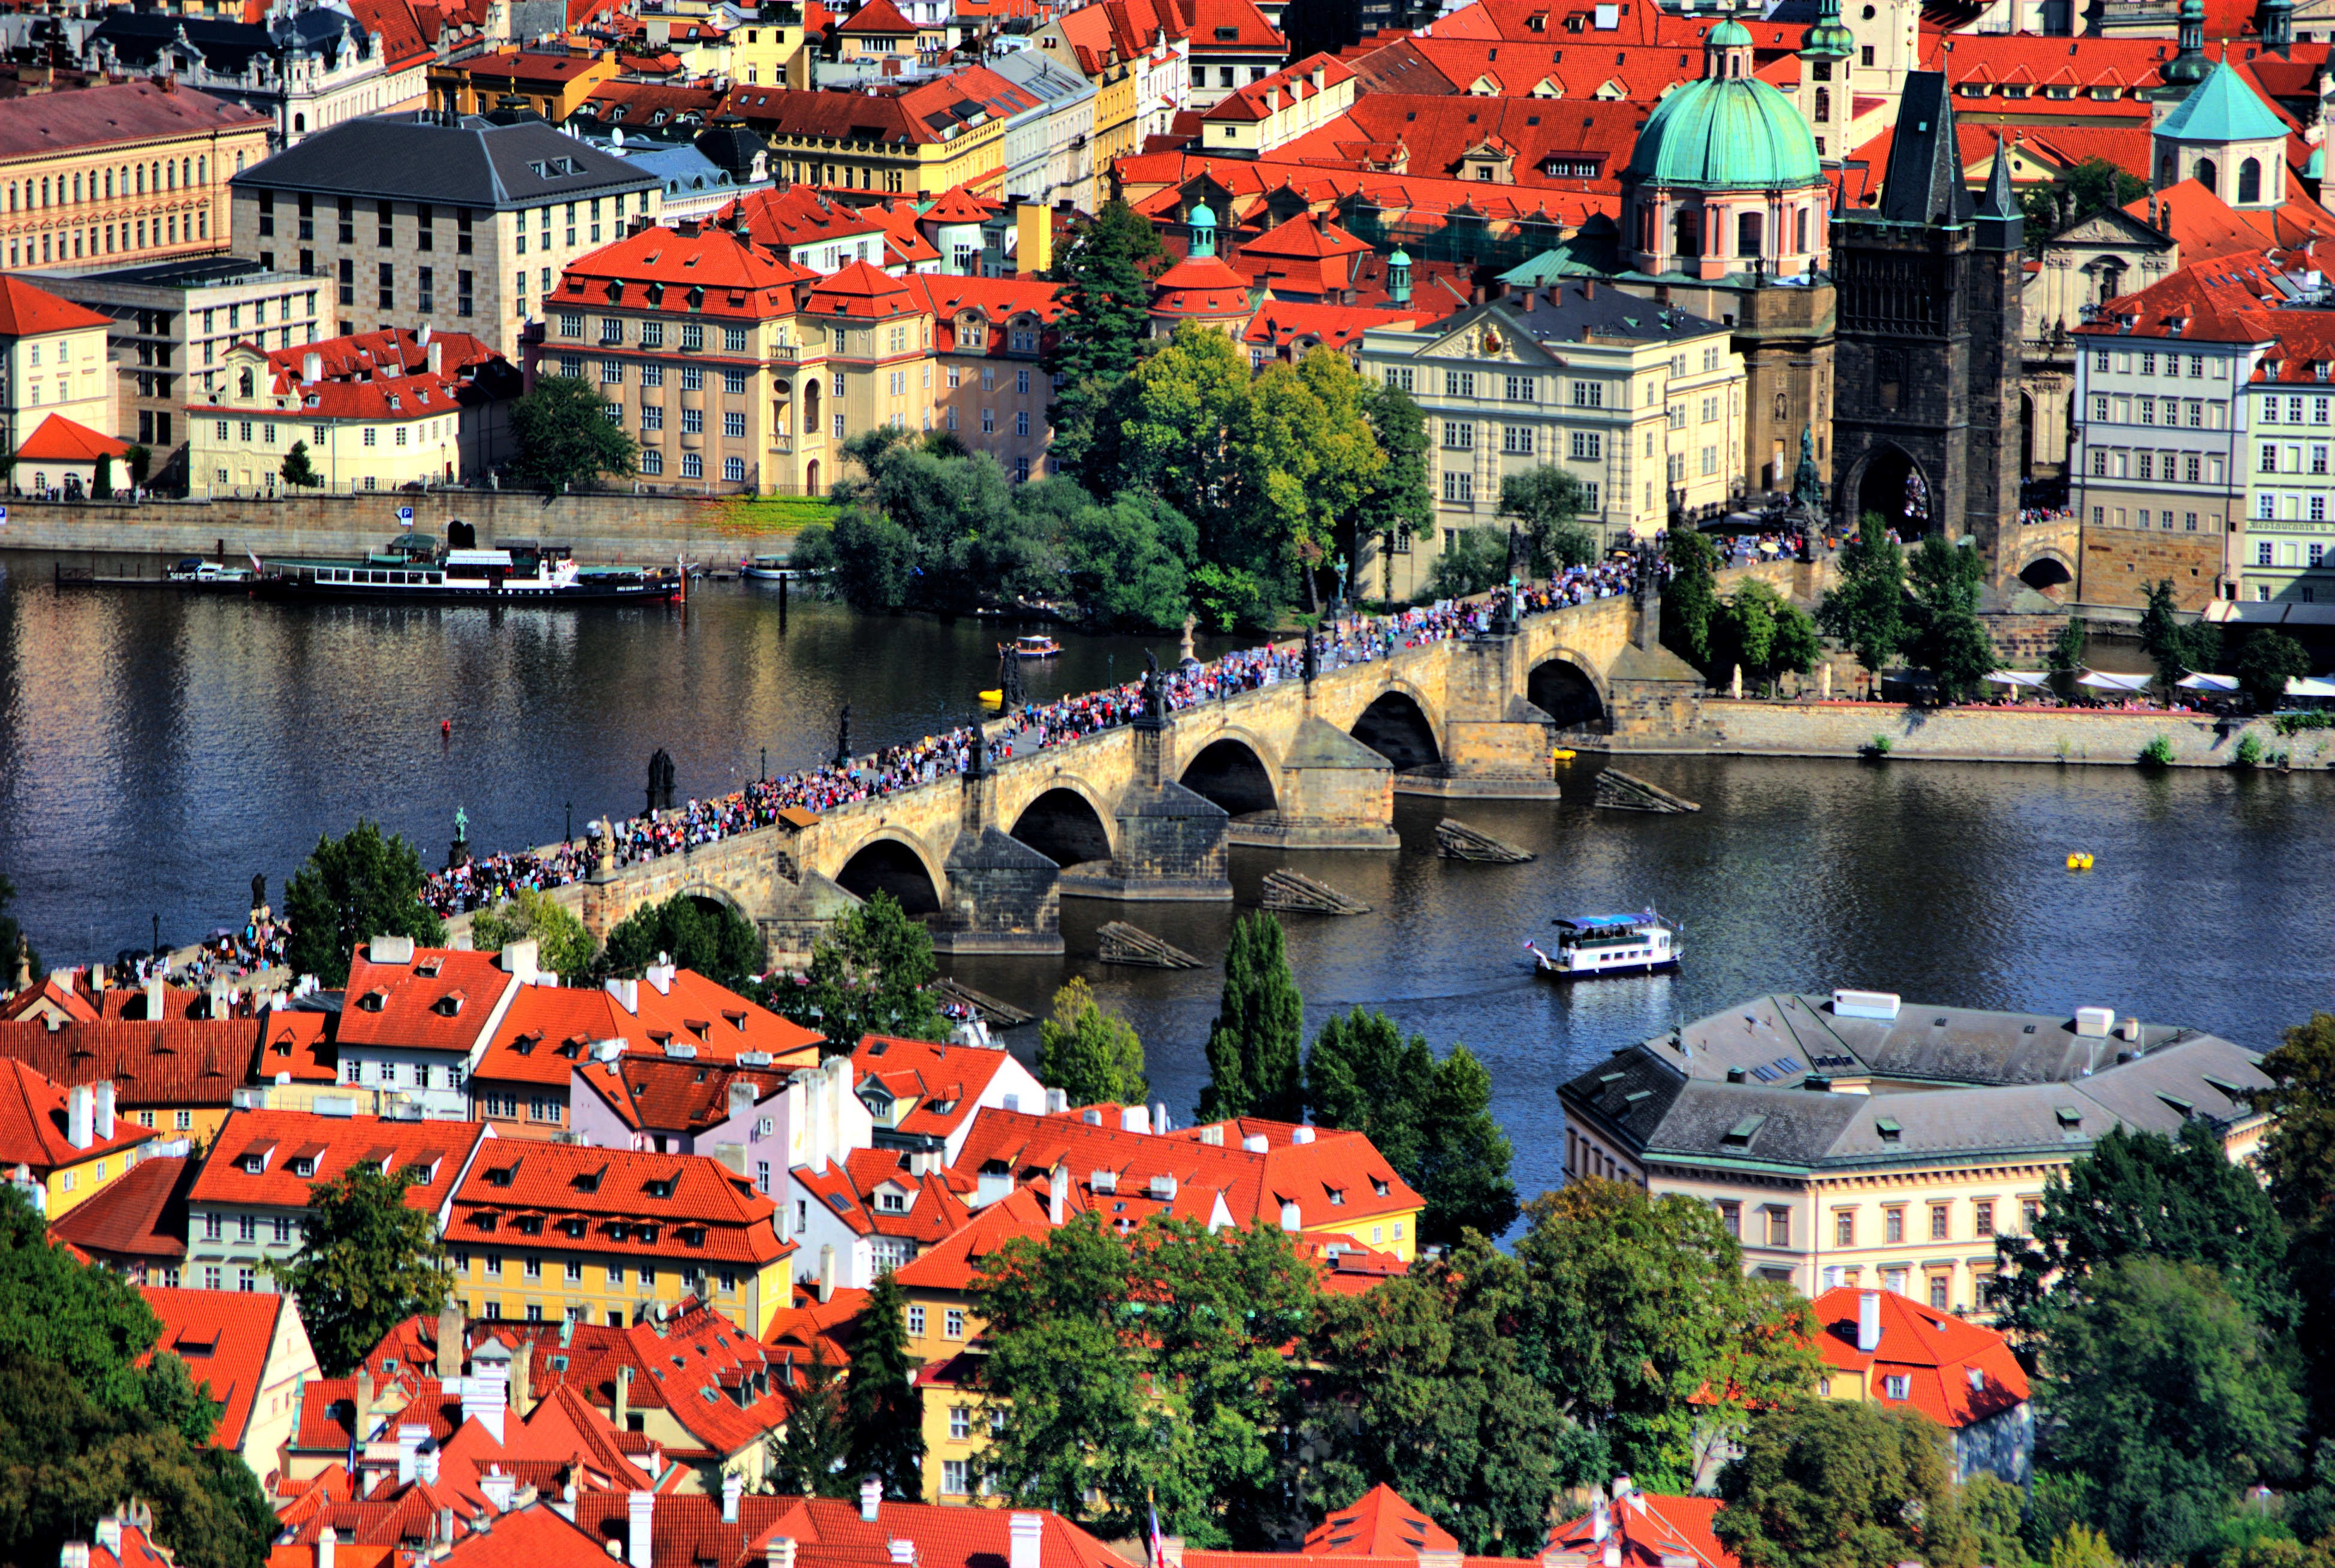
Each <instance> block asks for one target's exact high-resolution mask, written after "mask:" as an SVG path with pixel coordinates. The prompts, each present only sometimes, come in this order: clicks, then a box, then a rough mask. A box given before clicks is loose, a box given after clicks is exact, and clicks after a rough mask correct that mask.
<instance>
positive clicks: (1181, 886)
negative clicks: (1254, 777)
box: [1060, 724, 1233, 904]
mask: <svg viewBox="0 0 2335 1568" xmlns="http://www.w3.org/2000/svg"><path fill="white" fill-rule="evenodd" d="M1134 746H1135V781H1134V782H1133V783H1132V784H1130V785H1129V786H1128V788H1127V792H1126V793H1125V794H1123V795H1121V796H1120V797H1119V801H1118V803H1117V804H1116V805H1115V806H1114V807H1113V808H1112V809H1111V825H1112V828H1114V830H1115V834H1116V842H1117V844H1118V849H1117V851H1116V853H1114V854H1113V855H1112V856H1111V857H1110V859H1109V861H1107V862H1105V863H1104V864H1103V865H1102V866H1094V865H1092V864H1091V863H1090V864H1089V865H1084V866H1071V867H1070V868H1069V869H1068V870H1066V871H1064V872H1063V873H1062V876H1061V884H1060V886H1061V895H1062V896H1063V897H1065V898H1115V899H1119V900H1121V901H1123V902H1126V903H1129V904H1167V903H1184V904H1224V903H1229V902H1231V899H1232V895H1233V884H1232V875H1231V872H1230V870H1229V868H1228V867H1227V866H1226V853H1225V846H1226V834H1227V830H1228V828H1229V826H1230V824H1231V821H1232V818H1231V817H1230V816H1229V815H1227V814H1226V810H1225V808H1223V807H1221V806H1219V805H1217V804H1216V802H1215V801H1213V800H1210V799H1206V798H1205V797H1204V796H1201V795H1199V794H1197V793H1196V792H1195V791H1193V790H1190V789H1185V788H1184V786H1182V785H1181V784H1178V783H1177V782H1176V781H1175V780H1174V779H1170V778H1168V770H1167V735H1166V733H1165V731H1163V730H1162V729H1161V728H1159V727H1158V726H1155V725H1146V724H1138V725H1136V726H1135V733H1134Z"/></svg>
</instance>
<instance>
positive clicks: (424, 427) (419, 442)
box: [213, 415, 742, 1088]
mask: <svg viewBox="0 0 2335 1568" xmlns="http://www.w3.org/2000/svg"><path fill="white" fill-rule="evenodd" d="M213 423H214V424H215V425H217V427H218V429H217V431H216V432H215V433H216V435H217V438H218V440H222V441H223V440H228V429H229V428H230V426H232V428H233V429H234V430H235V432H236V434H235V438H234V439H235V440H238V441H241V442H242V443H244V444H245V445H247V446H248V445H250V444H251V436H252V429H253V425H252V421H249V420H235V421H228V420H217V421H213ZM455 425H456V421H455V419H454V417H453V416H452V415H448V416H447V417H446V418H444V419H434V420H423V421H421V423H419V424H417V425H399V426H397V427H395V429H396V431H397V437H396V440H395V441H394V442H393V443H392V444H393V445H396V446H401V447H402V446H404V445H406V444H407V436H408V433H409V432H411V434H412V444H413V445H415V446H423V445H427V444H428V443H429V442H431V441H433V440H441V441H442V440H451V439H452V438H453V436H454V434H455ZM332 429H333V427H331V426H330V425H311V426H309V427H308V440H309V442H310V444H311V445H314V446H323V445H325V442H326V440H328V439H329V437H330V436H331V434H332ZM258 431H259V442H258V444H259V445H261V446H263V447H272V446H274V445H275V444H276V427H275V426H274V425H272V424H268V423H266V422H262V423H261V424H260V425H259V426H258ZM741 433H742V431H741ZM380 435H381V431H380V430H379V429H378V428H377V427H375V426H373V425H367V426H365V427H364V444H365V445H366V446H369V447H371V446H378V445H380V444H381V442H380V440H379V438H380ZM347 1065H348V1066H349V1068H350V1069H351V1070H354V1069H355V1067H356V1065H357V1064H356V1063H355V1062H350V1063H348V1064H347ZM395 1066H396V1064H395V1063H394V1062H383V1063H382V1070H383V1072H388V1071H390V1070H392V1069H393V1068H394V1067H395ZM415 1071H416V1072H419V1073H423V1074H426V1073H428V1072H429V1069H428V1068H426V1067H417V1068H416V1069H415ZM450 1071H451V1069H450ZM348 1081H349V1082H351V1083H354V1082H355V1081H356V1079H349V1080H348ZM384 1081H386V1080H384ZM423 1087H425V1088H427V1087H428V1086H427V1085H426V1084H425V1085H424V1086H423Z"/></svg>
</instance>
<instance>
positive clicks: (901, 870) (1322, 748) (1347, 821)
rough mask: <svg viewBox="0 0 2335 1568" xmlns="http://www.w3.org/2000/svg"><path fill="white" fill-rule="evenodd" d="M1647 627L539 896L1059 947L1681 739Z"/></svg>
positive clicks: (1290, 695)
mask: <svg viewBox="0 0 2335 1568" xmlns="http://www.w3.org/2000/svg"><path fill="white" fill-rule="evenodd" d="M1658 615H1659V611H1658V608H1656V607H1655V606H1653V605H1651V604H1648V603H1642V602H1641V601H1640V600H1639V599H1637V598H1634V597H1623V596H1616V597H1613V598H1605V599H1594V600H1591V601H1589V602H1588V603H1586V604H1583V605H1574V606H1571V607H1568V608H1565V609H1561V610H1554V611H1548V612H1544V613H1542V614H1538V615H1529V616H1526V618H1525V619H1524V620H1523V622H1522V623H1521V624H1520V625H1518V626H1517V627H1516V629H1515V630H1514V631H1512V632H1509V633H1507V634H1501V635H1484V636H1476V637H1468V638H1457V639H1451V640H1448V641H1443V642H1438V643H1431V644H1426V645H1424V646H1420V647H1412V648H1399V649H1397V650H1395V651H1394V652H1393V653H1391V654H1390V655H1387V656H1383V657H1381V658H1376V659H1372V660H1370V661H1368V662H1366V663H1353V664H1347V665H1344V666H1343V667H1341V668H1337V669H1332V670H1325V671H1323V673H1321V674H1320V675H1319V676H1318V677H1317V678H1316V679H1314V680H1313V681H1311V682H1307V681H1304V680H1302V679H1297V678H1294V677H1292V678H1287V679H1284V680H1282V681H1280V682H1276V683H1274V684H1269V685H1265V686H1263V687H1260V688H1257V689H1256V690H1254V691H1247V692H1238V693H1235V694H1232V695H1229V696H1226V697H1225V698H1223V699H1221V700H1212V701H1208V702H1202V703H1198V704H1196V705H1194V706H1192V707H1188V708H1185V709H1182V710H1180V711H1175V712H1171V713H1169V714H1168V716H1167V717H1166V719H1165V720H1164V721H1158V722H1154V723H1150V724H1146V723H1144V722H1141V721H1138V722H1137V723H1135V724H1130V725H1123V726H1120V727H1118V728H1114V729H1109V730H1105V731H1100V732H1099V733H1096V734H1091V735H1087V736H1082V737H1080V738H1077V739H1075V740H1066V741H1061V742H1059V743H1057V744H1054V745H1052V746H1049V747H1045V748H1043V749H1040V750H1031V751H1028V752H1025V753H1023V754H1022V755H1017V756H1013V757H1010V758H993V760H992V762H991V764H990V766H989V767H988V768H987V769H986V770H985V771H983V773H981V774H978V775H975V774H972V773H966V774H962V775H959V774H944V775H943V776H942V777H941V778H939V779H936V780H935V782H933V783H931V784H925V785H921V786H916V787H912V788H909V789H901V790H896V791H895V792H894V793H892V794H889V795H887V796H883V797H881V798H877V799H867V800H863V801H858V802H855V803H853V804H850V805H847V806H842V807H838V808H832V809H829V810H828V811H827V812H826V813H825V814H823V815H821V816H819V817H815V818H814V817H810V816H809V814H807V813H804V814H797V815H798V816H799V820H788V821H781V822H780V823H778V824H776V825H774V826H771V827H769V828H755V829H752V830H750V831H747V832H742V833H739V834H736V835H733V836H732V837H728V838H724V839H722V840H720V841H719V842H716V843H713V844H710V845H703V846H700V847H696V848H694V849H693V850H690V851H689V852H687V853H685V854H670V855H665V856H663V857H656V858H654V859H648V860H643V861H639V862H635V863H634V864H631V865H627V866H621V867H619V866H615V865H614V864H613V863H612V862H611V861H609V860H606V859H604V860H603V861H602V862H601V864H600V866H599V867H598V869H597V870H596V873H595V875H593V876H591V877H589V878H588V879H586V881H584V882H582V883H579V884H576V885H573V886H569V887H566V888H562V889H560V890H559V893H560V895H561V896H562V901H563V902H574V903H575V904H576V905H577V906H578V908H579V913H581V915H583V917H584V921H585V924H586V926H587V927H588V928H589V929H590V930H591V931H592V933H593V934H594V935H595V936H597V937H601V938H605V937H606V934H607V933H608V930H609V929H610V927H612V926H613V925H615V924H616V923H617V922H618V921H620V920H622V919H623V918H624V917H625V915H629V914H631V913H632V912H633V911H634V910H635V909H638V908H640V907H641V906H642V905H646V904H652V903H657V902H661V901H663V900H664V899H667V898H670V897H672V896H673V895H675V894H687V895H692V896H693V897H698V898H703V899H707V900H711V901H713V902H716V903H720V904H724V905H729V906H731V907H732V908H734V909H736V910H737V911H739V912H740V913H741V914H742V915H745V916H746V917H747V918H748V919H750V920H752V921H753V922H754V923H755V924H757V925H758V927H759V928H760V929H761V932H762V934H763V937H764V941H765V944H766V947H767V949H768V958H769V961H770V963H778V964H784V963H801V962H802V961H803V960H804V958H805V956H806V955H807V954H808V953H809V948H810V944H811V943H812V942H813V941H814V940H815V939H816V938H817V937H818V935H819V933H820V932H821V931H823V930H824V929H825V928H826V926H827V924H828V923H829V922H831V921H832V920H833V919H834V918H835V917H836V916H837V915H840V914H842V913H843V912H844V911H845V910H847V909H848V908H849V907H850V906H851V905H853V904H854V903H856V902H857V900H858V899H861V898H864V897H866V896H867V895H869V894H871V893H873V892H875V891H877V890H878V889H881V890H883V891H886V892H888V893H890V894H891V895H893V896H894V897H896V898H897V899H898V900H899V901H900V902H901V904H902V905H904V906H905V907H906V908H907V909H908V911H909V912H910V913H912V914H918V915H924V916H925V917H926V918H927V924H929V926H930V928H931V930H932V933H933V937H934V945H935V947H936V948H938V949H939V950H941V951H943V952H952V953H1060V952H1061V950H1062V939H1061V934H1060V931H1059V929H1058V917H1059V915H1060V911H1061V899H1063V898H1064V897H1098V898H1117V899H1125V900H1129V901H1144V900H1170V899H1188V900H1202V899H1229V898H1231V896H1232V884H1231V882H1230V881H1229V879H1228V878H1227V876H1226V847H1227V846H1229V845H1232V844H1253V845H1285V846H1288V847H1291V848H1307V849H1352V850H1365V851H1367V850H1390V849H1393V848H1395V847H1396V838H1395V833H1394V828H1393V809H1394V797H1395V795H1396V794H1397V793H1405V792H1407V793H1421V794H1431V795H1438V796H1443V797H1447V798H1453V799H1464V798H1481V797H1505V798H1535V797H1537V798H1542V799H1551V798H1554V797H1555V795H1556V793H1557V789H1556V786H1555V782H1554V781H1553V768H1552V765H1551V759H1550V751H1551V750H1552V748H1553V746H1554V745H1555V744H1556V743H1557V742H1558V740H1559V739H1560V737H1562V736H1565V735H1566V734H1567V733H1568V732H1569V733H1571V734H1574V735H1576V736H1580V737H1583V738H1586V737H1588V736H1590V735H1593V734H1606V733H1614V734H1639V735H1645V736H1654V735H1666V734H1684V733H1688V732H1691V731H1693V730H1694V729H1695V728H1696V727H1697V724H1698V723H1699V721H1700V693H1701V691H1702V682H1701V680H1700V677H1698V676H1697V675H1696V674H1695V673H1694V672H1693V671H1692V670H1691V668H1689V667H1688V666H1687V665H1685V664H1683V663H1681V662H1680V661H1679V660H1677V659H1676V658H1675V657H1674V656H1672V655H1671V654H1670V653H1667V652H1664V651H1663V650H1662V649H1661V648H1660V647H1659V646H1657V645H1656V644H1655V643H1654V640H1653V632H1654V627H1653V624H1652V623H1653V622H1654V621H1655V620H1656V619H1657V617H1658ZM1001 729H1002V726H1001Z"/></svg>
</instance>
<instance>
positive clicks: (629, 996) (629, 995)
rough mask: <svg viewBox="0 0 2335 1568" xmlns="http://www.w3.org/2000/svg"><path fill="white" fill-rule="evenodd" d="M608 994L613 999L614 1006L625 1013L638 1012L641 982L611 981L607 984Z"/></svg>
mask: <svg viewBox="0 0 2335 1568" xmlns="http://www.w3.org/2000/svg"><path fill="white" fill-rule="evenodd" d="M608 994H609V995H610V996H613V997H615V999H616V1005H617V1006H618V1007H621V1008H623V1009H624V1010H625V1011H626V1012H635V1013H636V1012H638V1011H640V1010H641V982H639V981H637V980H612V981H610V982H608Z"/></svg>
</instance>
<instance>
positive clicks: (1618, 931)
mask: <svg viewBox="0 0 2335 1568" xmlns="http://www.w3.org/2000/svg"><path fill="white" fill-rule="evenodd" d="M1553 924H1555V926H1556V932H1557V934H1556V951H1555V953H1544V952H1542V951H1541V949H1540V947H1539V946H1538V944H1535V943H1531V942H1527V943H1526V944H1525V950H1526V952H1527V953H1531V954H1532V955H1533V958H1534V959H1535V961H1536V963H1537V965H1538V969H1539V973H1542V974H1545V975H1547V976H1548V977H1549V978H1550V979H1551V980H1585V979H1594V978H1596V977H1597V976H1600V975H1606V974H1652V973H1654V972H1655V971H1656V970H1661V969H1676V968H1677V967H1678V961H1679V945H1678V927H1677V925H1676V924H1672V923H1671V922H1670V921H1668V920H1665V919H1663V918H1662V916H1661V915H1657V914H1655V913H1654V912H1653V911H1652V910H1651V909H1649V910H1647V911H1645V912H1644V913H1643V914H1641V915H1574V916H1572V917H1570V918H1567V919H1560V920H1557V921H1555V922H1554V923H1553Z"/></svg>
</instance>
